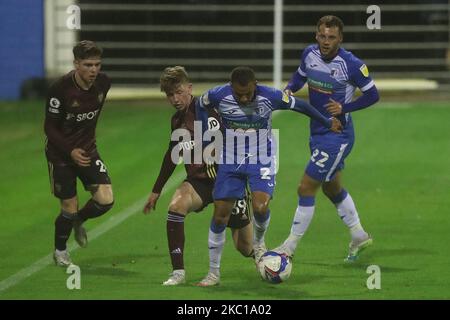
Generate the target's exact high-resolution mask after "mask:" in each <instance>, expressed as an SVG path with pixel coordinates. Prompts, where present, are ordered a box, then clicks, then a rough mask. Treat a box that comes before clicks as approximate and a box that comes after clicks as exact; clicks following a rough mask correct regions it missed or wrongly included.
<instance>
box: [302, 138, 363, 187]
mask: <svg viewBox="0 0 450 320" xmlns="http://www.w3.org/2000/svg"><path fill="white" fill-rule="evenodd" d="M332 134H333V133H332ZM354 141H355V140H354V138H353V137H351V138H343V137H342V136H340V135H335V136H332V135H330V134H327V135H316V136H311V138H310V141H309V148H310V151H311V159H310V160H309V163H308V165H307V166H306V170H305V172H306V174H307V175H308V176H310V177H311V178H313V179H315V180H317V181H322V182H328V181H331V180H333V178H334V176H335V175H336V172H338V171H340V170H342V169H344V160H345V158H346V157H347V156H348V155H349V154H350V151H351V150H352V147H353V143H354Z"/></svg>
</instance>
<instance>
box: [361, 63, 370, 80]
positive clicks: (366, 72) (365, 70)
mask: <svg viewBox="0 0 450 320" xmlns="http://www.w3.org/2000/svg"><path fill="white" fill-rule="evenodd" d="M359 70H360V71H361V73H362V74H363V76H364V77H366V78H367V77H368V76H369V69H368V68H367V66H366V65H365V64H363V65H362V66H361V67H360V68H359Z"/></svg>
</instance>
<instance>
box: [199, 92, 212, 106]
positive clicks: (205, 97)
mask: <svg viewBox="0 0 450 320" xmlns="http://www.w3.org/2000/svg"><path fill="white" fill-rule="evenodd" d="M201 99H202V104H203V106H205V107H206V106H208V105H209V103H210V102H209V96H208V92H206V93H205V94H204V95H203V96H202V98H201Z"/></svg>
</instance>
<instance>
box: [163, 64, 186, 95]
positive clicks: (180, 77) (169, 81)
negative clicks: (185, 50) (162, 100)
mask: <svg viewBox="0 0 450 320" xmlns="http://www.w3.org/2000/svg"><path fill="white" fill-rule="evenodd" d="M187 83H190V80H189V76H188V74H187V72H186V69H184V67H182V66H174V67H167V68H165V69H164V71H163V73H161V76H160V77H159V84H160V87H161V91H162V92H166V93H167V92H173V91H175V90H176V89H177V88H178V87H179V86H180V85H183V84H187Z"/></svg>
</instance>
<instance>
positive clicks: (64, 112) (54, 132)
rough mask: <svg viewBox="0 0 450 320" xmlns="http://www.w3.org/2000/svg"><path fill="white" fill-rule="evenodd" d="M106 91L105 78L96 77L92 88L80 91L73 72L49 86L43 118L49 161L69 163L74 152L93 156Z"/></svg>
mask: <svg viewBox="0 0 450 320" xmlns="http://www.w3.org/2000/svg"><path fill="white" fill-rule="evenodd" d="M110 87H111V80H110V79H109V78H108V76H107V75H106V74H104V73H99V74H98V76H97V78H96V79H95V81H94V83H93V84H92V86H91V87H90V88H89V89H88V90H84V89H82V88H81V87H80V86H78V84H77V83H76V81H75V71H71V72H69V73H67V74H66V75H64V76H62V77H61V78H59V79H58V80H57V81H56V82H55V83H53V84H52V85H51V87H50V89H49V93H48V97H47V103H46V114H45V133H46V135H47V143H46V148H45V150H46V154H47V157H48V158H49V160H51V161H53V162H59V161H63V162H66V161H71V157H70V152H71V151H72V150H73V149H75V148H81V149H83V150H85V151H86V152H87V153H88V155H89V156H93V155H95V154H97V147H96V144H95V128H96V126H97V120H98V118H99V116H100V112H101V110H102V107H103V104H104V103H105V98H106V94H107V93H108V91H109V88H110Z"/></svg>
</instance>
